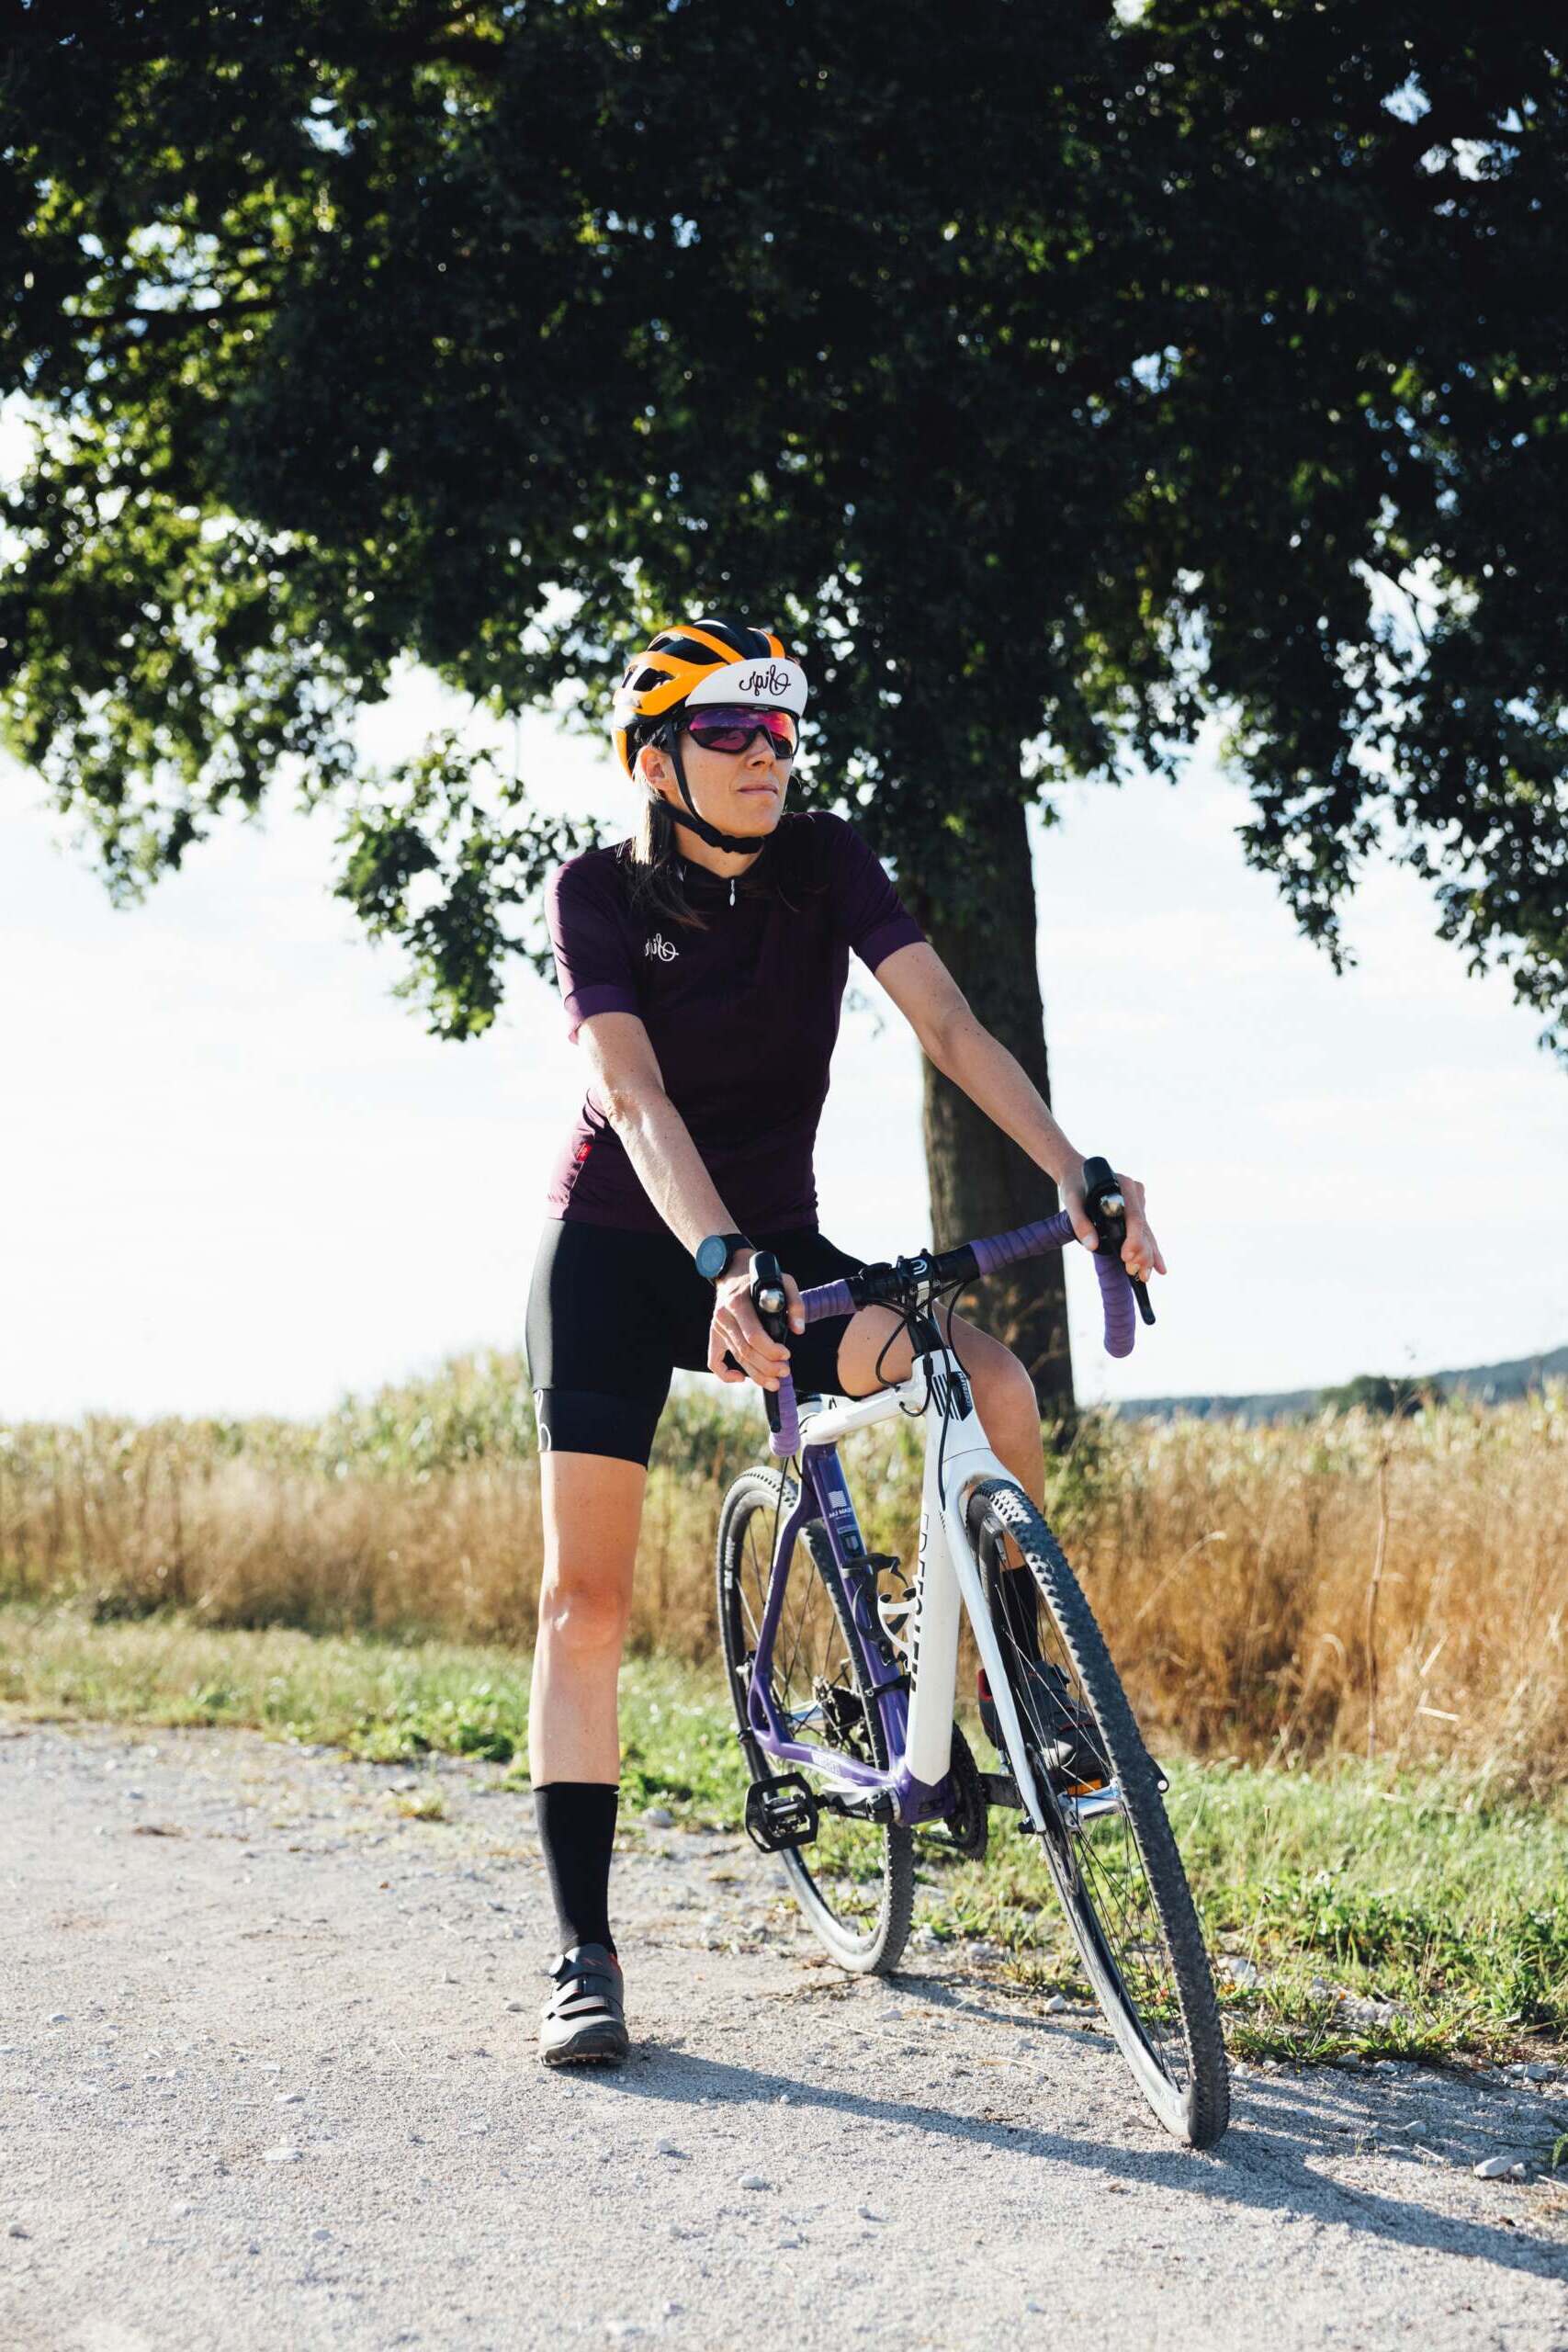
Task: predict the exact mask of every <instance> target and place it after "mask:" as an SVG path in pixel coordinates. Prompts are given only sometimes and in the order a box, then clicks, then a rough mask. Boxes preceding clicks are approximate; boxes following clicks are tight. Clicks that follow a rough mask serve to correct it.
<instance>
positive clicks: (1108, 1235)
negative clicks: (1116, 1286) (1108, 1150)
mask: <svg viewBox="0 0 1568 2352" xmlns="http://www.w3.org/2000/svg"><path fill="white" fill-rule="evenodd" d="M1083 1183H1084V1209H1085V1213H1086V1214H1087V1216H1088V1217H1089V1223H1090V1224H1091V1225H1092V1226H1093V1227H1094V1229H1095V1232H1096V1233H1097V1234H1098V1235H1099V1236H1100V1248H1101V1249H1102V1250H1114V1251H1115V1253H1116V1258H1117V1261H1118V1263H1120V1261H1121V1257H1122V1243H1123V1242H1124V1241H1125V1240H1126V1238H1127V1204H1126V1201H1125V1200H1124V1198H1123V1197H1122V1187H1121V1185H1120V1183H1119V1182H1117V1179H1116V1176H1115V1173H1114V1171H1113V1170H1112V1168H1111V1162H1110V1161H1109V1160H1108V1159H1086V1160H1085V1161H1084V1164H1083ZM1122 1271H1123V1272H1126V1269H1125V1268H1123V1269H1122ZM1127 1280H1128V1281H1129V1282H1130V1283H1132V1285H1133V1296H1134V1300H1135V1301H1136V1303H1137V1308H1138V1313H1139V1314H1140V1315H1141V1316H1142V1317H1143V1319H1144V1321H1145V1323H1152V1322H1153V1321H1154V1319H1155V1310H1154V1306H1153V1305H1152V1303H1151V1301H1150V1298H1149V1288H1148V1284H1147V1283H1145V1281H1144V1279H1143V1277H1142V1275H1140V1274H1134V1273H1128V1274H1127Z"/></svg>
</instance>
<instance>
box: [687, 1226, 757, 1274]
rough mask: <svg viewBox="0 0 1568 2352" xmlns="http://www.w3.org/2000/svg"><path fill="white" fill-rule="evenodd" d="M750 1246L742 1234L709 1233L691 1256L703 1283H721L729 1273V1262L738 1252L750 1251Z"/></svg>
mask: <svg viewBox="0 0 1568 2352" xmlns="http://www.w3.org/2000/svg"><path fill="white" fill-rule="evenodd" d="M750 1247H751V1244H750V1241H748V1239H747V1238H746V1236H745V1235H744V1234H743V1233H710V1234H709V1235H708V1237H707V1238H706V1240H705V1241H699V1242H698V1244H697V1246H696V1249H695V1250H694V1252H693V1255H694V1257H695V1259H696V1261H697V1272H698V1273H699V1274H701V1275H702V1277H703V1279H704V1280H705V1282H710V1283H716V1282H722V1281H723V1279H724V1277H725V1275H726V1274H727V1273H728V1272H729V1261H730V1260H731V1258H733V1257H734V1255H735V1253H736V1251H737V1250H750Z"/></svg>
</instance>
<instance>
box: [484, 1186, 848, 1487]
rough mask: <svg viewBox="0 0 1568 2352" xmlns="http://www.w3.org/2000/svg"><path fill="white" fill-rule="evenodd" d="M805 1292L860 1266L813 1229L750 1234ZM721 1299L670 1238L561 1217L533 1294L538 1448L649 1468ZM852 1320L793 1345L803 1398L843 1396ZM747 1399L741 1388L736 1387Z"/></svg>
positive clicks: (550, 1227) (530, 1341)
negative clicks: (676, 1375) (662, 1421)
mask: <svg viewBox="0 0 1568 2352" xmlns="http://www.w3.org/2000/svg"><path fill="white" fill-rule="evenodd" d="M750 1238H751V1240H752V1242H753V1244H754V1246H755V1247H756V1248H757V1249H759V1250H773V1254H774V1256H775V1257H776V1258H777V1259H778V1261H779V1263H780V1265H781V1266H782V1267H783V1268H784V1272H785V1273H786V1274H793V1275H794V1277H795V1281H796V1282H797V1283H799V1285H800V1287H801V1289H802V1290H811V1289H814V1288H815V1287H816V1286H817V1285H818V1283H830V1282H837V1281H839V1280H840V1279H841V1278H842V1277H843V1276H844V1275H846V1274H853V1273H858V1272H860V1269H861V1266H862V1264H863V1260H861V1259H859V1258H852V1257H850V1256H849V1255H848V1254H847V1253H846V1252H845V1251H844V1250H836V1249H835V1248H834V1246H833V1244H832V1243H831V1242H830V1241H829V1239H828V1238H827V1237H826V1235H825V1234H821V1233H818V1231H817V1229H816V1227H805V1228H799V1229H797V1230H795V1232H793V1233H754V1234H753V1235H752V1236H751V1237H750ZM713 1301H714V1289H713V1284H712V1283H710V1282H706V1281H705V1280H704V1278H703V1276H702V1275H701V1274H699V1273H698V1272H697V1270H696V1267H695V1266H694V1263H693V1262H692V1253H691V1251H690V1250H687V1249H686V1248H685V1246H684V1245H683V1243H682V1242H680V1241H678V1240H677V1239H676V1238H675V1236H674V1234H672V1233H671V1232H669V1231H668V1230H666V1231H664V1232H662V1233H629V1232H627V1231H626V1229H625V1227H621V1226H613V1225H589V1224H587V1223H585V1222H584V1221H583V1220H582V1219H581V1218H580V1217H555V1218H551V1219H550V1221H549V1222H548V1223H547V1225H546V1227H545V1229H544V1233H543V1235H542V1237H541V1238H540V1242H539V1254H538V1256H537V1257H536V1260H535V1261H534V1278H533V1281H532V1283H530V1284H529V1287H528V1322H527V1340H526V1344H527V1350H528V1378H529V1381H530V1384H531V1385H532V1387H533V1391H534V1403H535V1406H536V1409H537V1413H538V1419H539V1447H540V1451H541V1452H544V1451H545V1450H546V1449H549V1450H551V1451H553V1452H555V1453H608V1454H613V1455H614V1456H615V1458H616V1460H618V1461H621V1462H640V1463H642V1464H645V1465H646V1464H647V1462H648V1457H649V1453H651V1452H652V1449H653V1433H654V1430H656V1429H657V1428H658V1426H659V1416H660V1413H661V1412H662V1411H663V1410H664V1404H665V1399H666V1398H667V1397H668V1396H669V1394H670V1375H671V1372H672V1371H673V1370H674V1369H675V1367H676V1365H677V1364H679V1365H680V1366H681V1368H682V1370H683V1371H686V1372H705V1371H706V1370H707V1361H708V1330H709V1327H710V1326H711V1324H712V1321H713ZM849 1322H850V1318H849V1317H848V1316H847V1315H834V1316H829V1317H828V1318H827V1319H826V1320H825V1321H824V1322H821V1323H812V1324H808V1325H807V1329H805V1330H804V1331H802V1332H800V1333H799V1334H798V1335H796V1334H795V1333H793V1332H792V1333H791V1335H790V1339H789V1358H790V1369H791V1372H792V1373H793V1374H794V1376H795V1387H796V1390H797V1391H798V1392H799V1394H800V1395H802V1396H807V1395H812V1396H832V1397H841V1396H843V1395H844V1394H845V1393H846V1392H845V1390H844V1388H843V1386H842V1385H841V1384H840V1379H839V1341H840V1340H841V1339H842V1337H843V1335H844V1333H845V1331H846V1330H847V1329H848V1328H849ZM736 1386H737V1389H739V1383H737V1384H736Z"/></svg>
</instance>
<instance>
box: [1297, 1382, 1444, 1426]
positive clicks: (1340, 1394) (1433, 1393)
mask: <svg viewBox="0 0 1568 2352" xmlns="http://www.w3.org/2000/svg"><path fill="white" fill-rule="evenodd" d="M1442 1397H1443V1389H1442V1384H1441V1383H1440V1382H1439V1381H1434V1380H1391V1379H1390V1378H1389V1376H1388V1374H1386V1373H1382V1372H1360V1373H1358V1374H1357V1375H1356V1377H1355V1379H1354V1380H1348V1381H1346V1382H1345V1384H1344V1385H1343V1386H1342V1387H1338V1388H1320V1389H1319V1390H1318V1393H1317V1402H1318V1408H1319V1409H1320V1410H1321V1411H1323V1412H1327V1413H1350V1412H1354V1411H1356V1410H1357V1408H1360V1409H1361V1410H1362V1411H1363V1412H1368V1413H1375V1414H1377V1415H1378V1416H1379V1418H1380V1419H1385V1420H1387V1419H1401V1420H1406V1419H1409V1417H1410V1415H1411V1414H1413V1413H1419V1412H1423V1411H1425V1410H1426V1408H1427V1407H1428V1406H1431V1405H1437V1404H1440V1403H1441V1402H1442Z"/></svg>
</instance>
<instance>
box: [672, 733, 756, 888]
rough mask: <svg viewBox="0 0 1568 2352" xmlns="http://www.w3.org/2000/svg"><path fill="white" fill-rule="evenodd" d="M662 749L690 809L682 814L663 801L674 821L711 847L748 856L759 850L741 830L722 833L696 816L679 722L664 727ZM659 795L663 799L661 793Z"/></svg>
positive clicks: (687, 807) (705, 820) (703, 818)
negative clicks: (668, 755) (683, 759)
mask: <svg viewBox="0 0 1568 2352" xmlns="http://www.w3.org/2000/svg"><path fill="white" fill-rule="evenodd" d="M663 748H664V750H665V751H667V752H669V754H670V759H671V765H672V766H673V768H674V770H675V781H676V783H677V784H678V785H679V786H680V787H681V797H682V800H683V801H684V802H685V804H686V809H687V810H688V811H689V812H690V813H689V814H687V813H684V812H682V810H681V809H677V808H675V807H673V806H672V804H671V802H670V801H668V800H666V801H665V802H664V806H665V807H666V809H669V810H670V814H671V818H672V819H673V820H674V821H675V823H676V824H677V825H684V826H685V828H686V830H687V831H688V832H691V833H695V834H696V836H697V839H698V840H699V841H704V842H706V843H707V845H708V847H709V848H710V849H728V850H738V851H739V852H740V853H741V854H743V855H745V856H748V857H750V856H751V855H752V854H754V853H755V852H756V851H758V850H760V849H761V846H762V843H761V842H759V841H755V840H752V839H750V838H748V836H747V835H746V834H744V833H721V832H720V831H719V830H718V827H717V826H716V825H710V824H709V823H708V820H707V819H706V818H705V817H699V816H698V814H697V807H696V803H695V801H694V799H693V798H692V795H691V789H690V786H688V785H687V782H686V769H685V763H684V762H683V761H682V757H681V730H680V728H679V726H678V725H677V726H672V727H670V728H667V729H665V735H664V744H663ZM662 797H663V796H662V794H661V795H660V798H662Z"/></svg>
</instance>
